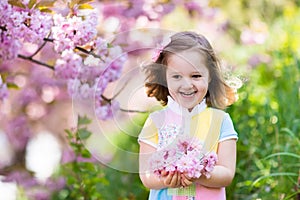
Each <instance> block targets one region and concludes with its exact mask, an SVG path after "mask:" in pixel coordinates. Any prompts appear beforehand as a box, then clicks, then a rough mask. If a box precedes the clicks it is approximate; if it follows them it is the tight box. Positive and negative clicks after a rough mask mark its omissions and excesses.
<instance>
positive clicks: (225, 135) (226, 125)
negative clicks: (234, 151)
mask: <svg viewBox="0 0 300 200" xmlns="http://www.w3.org/2000/svg"><path fill="white" fill-rule="evenodd" d="M229 139H236V140H237V139H238V134H237V132H236V131H235V129H234V126H233V122H232V119H231V117H230V116H229V114H228V113H226V114H225V115H224V119H223V122H222V126H221V133H220V138H219V142H222V141H224V140H229Z"/></svg>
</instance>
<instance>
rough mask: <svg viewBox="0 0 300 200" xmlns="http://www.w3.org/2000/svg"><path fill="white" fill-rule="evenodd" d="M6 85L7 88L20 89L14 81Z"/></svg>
mask: <svg viewBox="0 0 300 200" xmlns="http://www.w3.org/2000/svg"><path fill="white" fill-rule="evenodd" d="M6 85H7V87H8V88H9V89H20V88H19V86H18V85H16V84H15V83H6Z"/></svg>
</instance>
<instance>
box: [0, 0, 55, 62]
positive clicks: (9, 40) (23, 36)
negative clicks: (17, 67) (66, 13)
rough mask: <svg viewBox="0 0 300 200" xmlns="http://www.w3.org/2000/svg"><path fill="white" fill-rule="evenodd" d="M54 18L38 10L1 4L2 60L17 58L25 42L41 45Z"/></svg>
mask: <svg viewBox="0 0 300 200" xmlns="http://www.w3.org/2000/svg"><path fill="white" fill-rule="evenodd" d="M52 24H53V23H52V16H51V15H50V14H47V13H43V12H41V11H40V10H38V9H29V8H20V7H16V6H12V5H10V4H9V3H8V1H7V0H2V1H1V2H0V59H1V60H11V59H14V58H16V57H17V55H18V53H19V50H20V49H21V47H22V46H23V43H24V42H29V43H35V44H41V43H42V42H43V39H44V38H45V37H46V36H47V35H48V34H49V33H50V30H51V27H52Z"/></svg>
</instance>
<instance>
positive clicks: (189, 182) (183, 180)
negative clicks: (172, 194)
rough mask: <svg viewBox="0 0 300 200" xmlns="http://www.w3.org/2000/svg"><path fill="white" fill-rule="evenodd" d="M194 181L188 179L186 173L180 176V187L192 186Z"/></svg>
mask: <svg viewBox="0 0 300 200" xmlns="http://www.w3.org/2000/svg"><path fill="white" fill-rule="evenodd" d="M194 181H195V180H194V179H193V178H191V177H189V176H188V175H187V174H186V173H182V174H181V185H182V187H187V186H190V185H192V184H193V182H194Z"/></svg>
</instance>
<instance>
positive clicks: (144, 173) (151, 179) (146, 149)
mask: <svg viewBox="0 0 300 200" xmlns="http://www.w3.org/2000/svg"><path fill="white" fill-rule="evenodd" d="M155 151H156V149H155V148H154V147H152V146H150V145H148V144H146V143H144V142H140V153H139V174H140V179H141V181H142V183H143V184H144V186H145V187H147V188H150V189H163V188H167V187H168V188H174V187H179V186H181V176H180V173H179V172H174V173H167V172H162V174H161V176H160V177H158V176H157V175H155V174H153V173H152V172H151V171H150V169H149V164H148V160H149V158H150V156H151V154H152V153H154V152H155Z"/></svg>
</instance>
